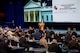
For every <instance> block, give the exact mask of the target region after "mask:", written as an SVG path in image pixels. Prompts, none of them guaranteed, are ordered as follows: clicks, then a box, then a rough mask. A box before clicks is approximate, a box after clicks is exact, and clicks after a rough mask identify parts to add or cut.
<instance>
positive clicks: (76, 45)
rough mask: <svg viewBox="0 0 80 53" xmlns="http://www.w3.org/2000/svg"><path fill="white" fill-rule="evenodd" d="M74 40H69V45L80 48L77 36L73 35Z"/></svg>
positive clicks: (71, 47) (72, 47)
mask: <svg viewBox="0 0 80 53" xmlns="http://www.w3.org/2000/svg"><path fill="white" fill-rule="evenodd" d="M71 38H72V40H71V41H70V42H69V44H68V46H69V48H70V49H79V45H78V41H76V36H75V35H72V37H71Z"/></svg>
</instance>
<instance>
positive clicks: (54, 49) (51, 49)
mask: <svg viewBox="0 0 80 53" xmlns="http://www.w3.org/2000/svg"><path fill="white" fill-rule="evenodd" d="M48 51H49V52H56V53H62V50H61V48H60V47H59V45H57V44H55V43H52V44H50V45H49V47H48Z"/></svg>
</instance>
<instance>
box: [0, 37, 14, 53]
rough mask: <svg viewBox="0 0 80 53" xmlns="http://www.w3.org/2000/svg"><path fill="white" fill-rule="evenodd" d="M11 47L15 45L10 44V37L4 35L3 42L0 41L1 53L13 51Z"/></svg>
mask: <svg viewBox="0 0 80 53" xmlns="http://www.w3.org/2000/svg"><path fill="white" fill-rule="evenodd" d="M11 48H14V47H13V46H8V39H7V38H6V37H4V38H3V40H2V42H0V53H11V51H10V49H11Z"/></svg>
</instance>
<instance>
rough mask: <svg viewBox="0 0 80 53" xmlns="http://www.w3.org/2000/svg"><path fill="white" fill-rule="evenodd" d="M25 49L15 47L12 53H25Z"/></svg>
mask: <svg viewBox="0 0 80 53" xmlns="http://www.w3.org/2000/svg"><path fill="white" fill-rule="evenodd" d="M24 49H25V48H24V47H18V46H14V47H13V48H12V49H11V51H12V53H23V52H24Z"/></svg>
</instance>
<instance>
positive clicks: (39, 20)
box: [39, 11, 41, 22]
mask: <svg viewBox="0 0 80 53" xmlns="http://www.w3.org/2000/svg"><path fill="white" fill-rule="evenodd" d="M39 22H41V11H39Z"/></svg>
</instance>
